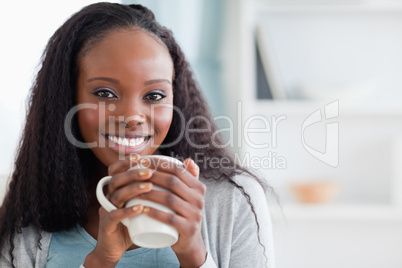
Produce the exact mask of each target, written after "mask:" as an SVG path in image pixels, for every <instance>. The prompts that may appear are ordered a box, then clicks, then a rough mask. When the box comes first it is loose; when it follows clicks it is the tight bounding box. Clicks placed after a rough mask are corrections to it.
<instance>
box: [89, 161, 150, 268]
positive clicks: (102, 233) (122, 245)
mask: <svg viewBox="0 0 402 268" xmlns="http://www.w3.org/2000/svg"><path fill="white" fill-rule="evenodd" d="M138 161H139V159H135V160H123V161H118V162H116V163H114V164H112V165H111V166H109V170H108V173H109V175H110V176H113V177H112V179H111V181H110V183H109V185H108V191H107V197H108V199H109V200H110V202H112V203H113V204H114V205H115V206H116V207H117V209H116V210H113V211H111V212H107V211H106V210H105V209H104V208H102V207H101V208H100V209H99V231H98V238H97V244H96V247H95V249H94V251H92V252H91V253H90V254H89V255H88V256H87V258H86V260H85V263H84V266H85V267H86V268H89V267H95V266H96V267H97V268H99V267H114V266H116V264H117V262H118V261H119V260H120V258H121V257H122V256H123V253H124V252H125V251H126V250H127V249H128V248H129V247H130V246H131V245H132V241H131V239H130V236H129V234H128V231H127V228H126V227H125V226H124V225H123V224H121V223H120V221H121V220H123V219H125V218H130V217H133V216H136V215H138V214H140V213H141V212H142V210H143V207H142V205H139V206H136V207H128V208H124V204H125V203H126V202H127V201H128V200H129V199H132V198H134V197H136V196H138V195H139V194H141V193H145V192H148V191H151V189H152V184H151V183H149V182H146V180H148V179H149V178H150V177H151V176H152V173H153V172H152V170H150V169H134V170H129V171H127V169H128V168H130V166H133V165H135V164H137V163H138Z"/></svg>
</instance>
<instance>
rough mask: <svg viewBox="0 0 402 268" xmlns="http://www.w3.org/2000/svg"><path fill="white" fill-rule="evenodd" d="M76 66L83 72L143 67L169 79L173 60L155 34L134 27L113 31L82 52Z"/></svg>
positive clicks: (116, 70)
mask: <svg viewBox="0 0 402 268" xmlns="http://www.w3.org/2000/svg"><path fill="white" fill-rule="evenodd" d="M79 69H80V73H81V72H84V73H85V74H88V72H90V73H94V72H95V73H102V72H108V73H110V72H111V71H112V73H113V72H114V73H116V74H118V73H119V72H122V71H130V70H131V71H137V73H138V71H141V70H143V71H144V72H145V71H153V72H159V73H160V74H161V75H168V76H170V78H172V76H173V61H172V58H171V56H170V54H169V51H168V49H167V48H166V46H165V45H164V44H163V42H162V41H161V40H159V39H158V38H157V37H155V36H153V35H151V34H149V33H146V32H144V31H142V30H137V29H134V30H115V31H111V32H110V33H108V34H107V35H105V36H104V37H103V38H102V40H101V41H100V42H98V43H97V44H96V45H94V46H93V47H92V48H90V49H89V50H88V51H87V52H86V53H85V55H83V57H82V58H81V60H80V66H79ZM88 75H90V74H88Z"/></svg>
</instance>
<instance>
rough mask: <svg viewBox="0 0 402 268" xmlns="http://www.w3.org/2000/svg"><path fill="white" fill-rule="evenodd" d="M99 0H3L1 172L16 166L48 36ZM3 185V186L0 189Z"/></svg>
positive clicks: (0, 26) (0, 30)
mask: <svg viewBox="0 0 402 268" xmlns="http://www.w3.org/2000/svg"><path fill="white" fill-rule="evenodd" d="M95 2H98V1H93V0H69V1H50V0H37V1H28V0H22V1H21V0H19V1H4V2H2V4H1V9H0V33H1V43H0V59H1V61H0V80H1V91H0V92H1V97H0V125H1V136H0V174H9V173H10V172H11V170H12V168H13V160H14V155H15V152H16V148H17V144H18V141H19V138H20V135H21V128H22V126H23V123H24V117H25V106H26V105H25V103H26V97H27V94H28V90H29V88H30V87H31V84H32V80H33V77H34V73H35V71H36V70H37V66H38V64H39V59H40V57H41V54H42V51H43V49H44V47H45V45H46V43H47V41H48V39H49V38H50V37H51V35H52V34H53V33H54V31H55V30H56V29H57V28H58V27H59V26H60V25H61V24H62V23H63V22H64V21H65V20H66V19H67V18H69V17H70V16H71V15H72V14H73V13H74V12H76V11H78V10H79V9H81V8H82V7H83V6H85V5H88V4H91V3H95ZM110 2H120V1H110ZM4 183H5V180H4V179H0V185H2V184H4ZM1 188H2V187H1V186H0V193H1V190H2V189H1ZM0 197H1V195H0Z"/></svg>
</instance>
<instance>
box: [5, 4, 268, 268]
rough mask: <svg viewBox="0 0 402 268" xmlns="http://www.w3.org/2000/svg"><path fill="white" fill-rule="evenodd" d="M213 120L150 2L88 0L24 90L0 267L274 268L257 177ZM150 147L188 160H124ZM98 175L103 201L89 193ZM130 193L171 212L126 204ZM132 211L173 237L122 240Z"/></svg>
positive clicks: (53, 42) (53, 43)
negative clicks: (157, 244) (95, 0)
mask: <svg viewBox="0 0 402 268" xmlns="http://www.w3.org/2000/svg"><path fill="white" fill-rule="evenodd" d="M206 129H209V131H205V130H206ZM215 131H216V127H215V126H214V125H213V121H212V119H211V116H210V115H209V113H208V109H207V104H206V102H205V100H204V99H203V97H202V96H201V93H200V91H199V89H198V85H197V84H196V82H195V81H194V79H193V77H192V73H191V71H190V69H189V66H188V64H187V62H186V60H185V57H184V55H183V53H182V51H181V49H180V48H179V46H178V45H177V43H176V42H175V40H174V38H173V36H172V33H171V32H170V31H169V30H167V29H166V28H164V27H162V26H160V25H159V24H158V23H157V22H156V21H155V19H154V16H153V14H152V13H151V12H150V11H149V10H148V9H146V8H144V7H142V6H140V5H130V6H124V5H119V4H111V3H99V4H94V5H90V6H88V7H85V8H84V9H82V10H81V11H79V12H78V13H76V14H75V15H73V16H72V17H71V18H70V19H69V20H68V21H67V22H66V23H64V25H62V26H61V27H60V28H59V29H58V30H57V31H56V33H55V34H54V35H53V37H52V38H51V39H50V41H49V43H48V45H47V47H46V50H45V54H44V57H43V63H42V67H41V70H40V71H39V73H38V75H37V78H36V82H35V84H34V86H33V88H32V95H31V99H30V107H29V111H28V115H27V123H26V126H25V129H24V134H23V137H22V141H21V144H20V148H19V151H18V155H17V158H16V162H15V169H14V173H13V175H12V179H11V183H10V187H9V191H8V193H7V195H6V198H5V200H4V203H3V205H2V207H1V209H0V247H1V254H2V255H1V259H0V264H1V266H2V267H3V266H6V267H8V266H14V267H44V266H47V267H62V266H63V265H64V266H65V267H78V266H79V265H83V266H84V267H87V268H88V267H95V266H97V267H115V266H116V265H117V266H118V267H135V266H136V265H137V266H138V267H155V266H162V267H179V266H180V267H200V266H201V267H216V266H219V267H247V266H253V267H254V266H256V267H263V266H272V265H273V256H272V239H271V237H272V236H271V230H270V226H271V223H270V219H269V213H268V208H267V204H266V200H265V195H264V189H263V187H265V186H264V185H263V183H262V182H261V181H259V180H258V179H257V178H256V177H255V176H252V175H251V173H249V172H248V171H247V170H245V169H243V168H241V167H240V166H238V165H236V164H235V162H234V160H233V158H232V157H230V155H229V154H228V153H227V152H226V151H225V150H224V149H222V148H221V147H222V146H219V145H221V144H222V143H221V142H220V140H219V139H218V138H217V136H216V135H212V133H214V132H215ZM151 154H161V155H168V156H173V157H176V158H179V159H185V160H184V165H185V167H186V171H185V172H178V169H177V168H175V167H170V168H165V169H163V168H160V167H153V168H156V171H154V170H152V169H151V168H148V169H142V170H137V171H135V172H134V171H131V172H130V171H127V169H128V168H129V167H130V166H131V165H134V164H136V163H138V162H139V161H141V156H144V155H151ZM130 156H131V157H130ZM132 156H135V157H132ZM194 160H196V162H197V163H195V161H194ZM217 160H218V161H221V162H220V163H224V164H221V165H216V161H217ZM222 160H224V161H222ZM197 164H198V165H197ZM242 173H244V174H248V175H247V176H246V175H240V174H242ZM106 175H112V176H113V178H112V181H111V183H110V185H109V187H108V189H107V196H108V198H109V200H110V201H111V202H112V203H113V204H114V205H115V206H116V207H117V208H118V209H116V210H114V211H111V212H110V213H108V212H106V211H105V210H104V209H103V208H101V207H100V205H99V203H98V202H97V200H96V197H95V194H94V193H95V188H96V185H97V182H98V181H99V180H100V179H101V178H102V177H104V176H106ZM153 184H155V185H159V186H162V187H165V188H167V189H169V190H170V191H171V193H162V192H157V191H152V185H153ZM134 197H137V198H141V199H148V200H152V201H155V202H158V203H161V204H163V205H166V206H168V207H169V208H171V209H172V210H173V211H174V212H175V213H176V214H169V213H163V212H161V211H158V210H155V209H152V208H148V207H143V206H141V205H140V206H136V207H133V208H125V207H124V205H125V203H126V202H127V201H128V200H129V199H131V198H134ZM140 213H146V214H147V215H148V216H150V217H152V218H155V219H157V220H159V221H162V222H165V223H167V224H169V225H171V226H173V227H174V228H176V229H177V230H178V232H179V240H178V242H177V243H176V244H174V245H173V246H172V247H169V248H162V249H152V250H149V249H145V248H138V247H137V246H136V245H134V244H132V242H131V240H130V239H129V237H128V234H127V229H126V228H125V227H124V225H122V224H121V223H120V221H121V220H122V219H125V218H128V217H133V216H135V215H138V214H140Z"/></svg>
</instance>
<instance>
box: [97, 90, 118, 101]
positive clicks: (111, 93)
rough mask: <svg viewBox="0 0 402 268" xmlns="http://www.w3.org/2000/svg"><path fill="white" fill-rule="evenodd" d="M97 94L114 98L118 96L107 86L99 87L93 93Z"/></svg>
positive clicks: (106, 97)
mask: <svg viewBox="0 0 402 268" xmlns="http://www.w3.org/2000/svg"><path fill="white" fill-rule="evenodd" d="M93 94H94V95H95V96H97V97H100V98H103V99H112V98H117V96H116V95H115V94H114V93H113V92H112V91H110V90H108V89H106V88H102V89H99V90H97V91H95V92H94V93H93Z"/></svg>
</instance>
